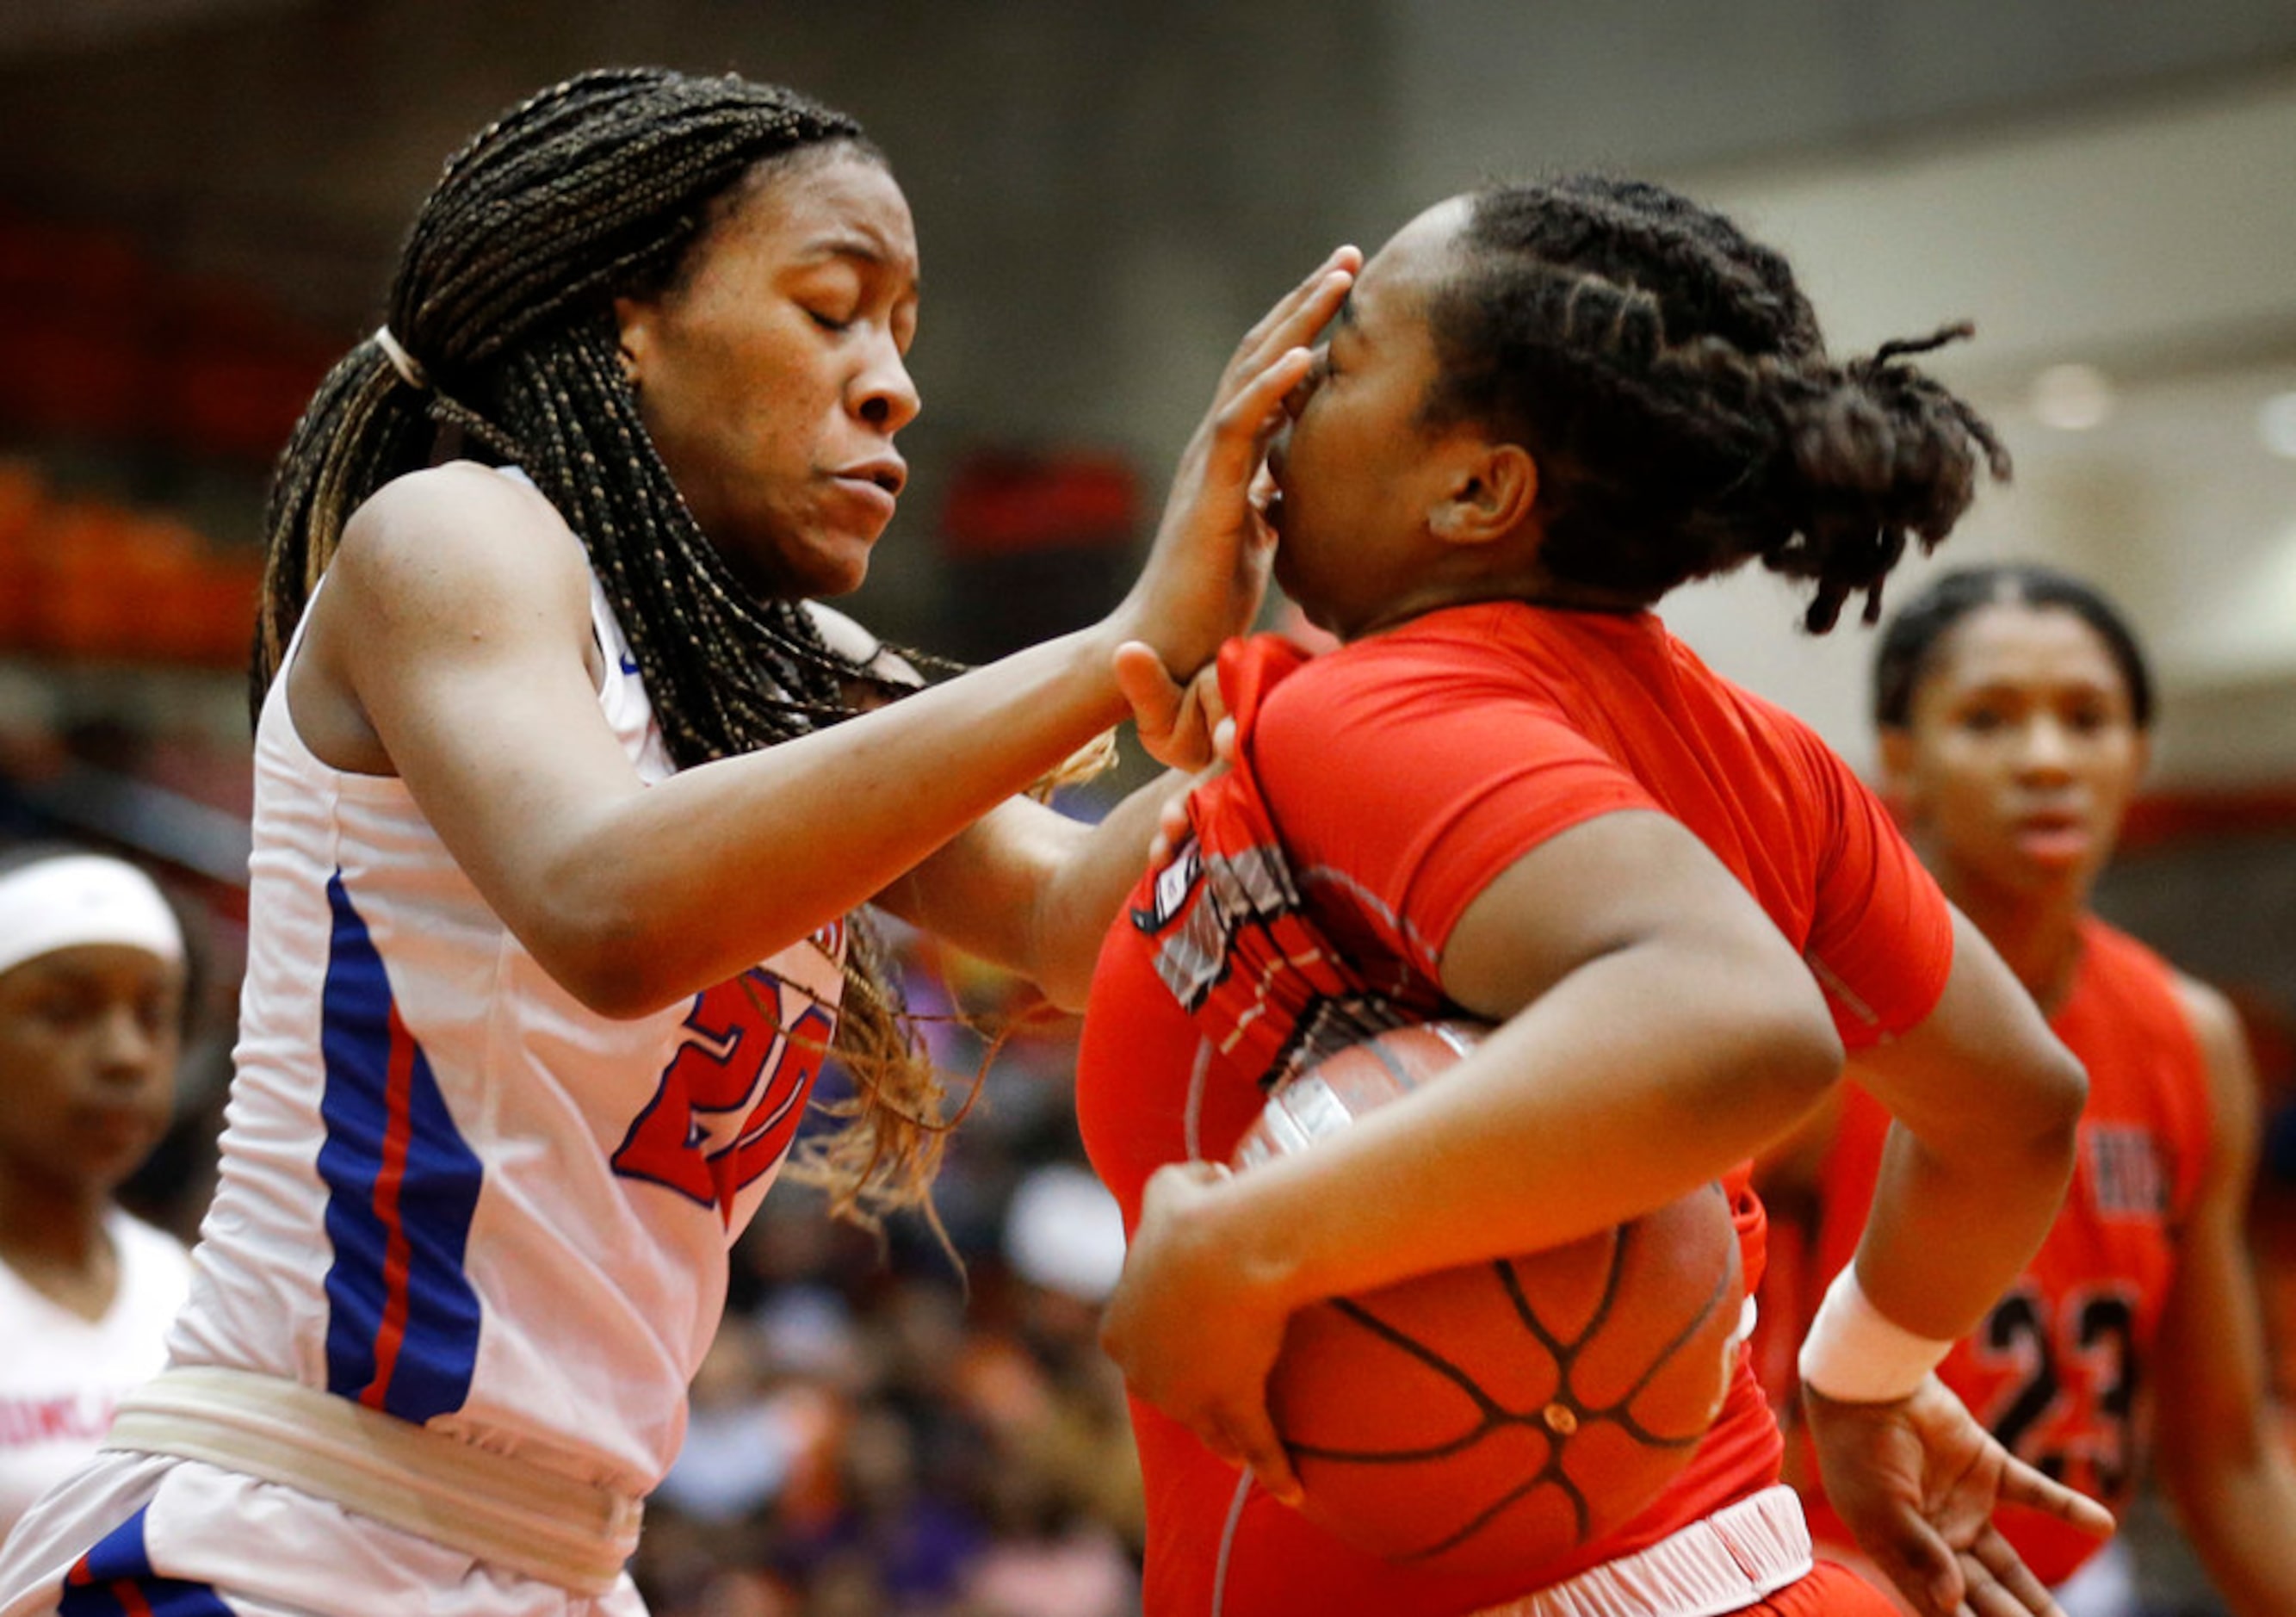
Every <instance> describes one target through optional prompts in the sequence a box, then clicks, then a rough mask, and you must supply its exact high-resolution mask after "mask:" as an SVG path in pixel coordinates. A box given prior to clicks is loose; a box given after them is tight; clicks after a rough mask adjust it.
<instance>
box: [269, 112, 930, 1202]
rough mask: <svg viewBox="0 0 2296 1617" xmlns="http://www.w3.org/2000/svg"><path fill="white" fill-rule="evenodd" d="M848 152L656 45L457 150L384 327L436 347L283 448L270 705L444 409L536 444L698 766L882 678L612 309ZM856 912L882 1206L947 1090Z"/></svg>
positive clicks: (908, 1181) (863, 1180)
mask: <svg viewBox="0 0 2296 1617" xmlns="http://www.w3.org/2000/svg"><path fill="white" fill-rule="evenodd" d="M832 151H844V152H855V153H858V154H860V155H862V156H864V157H865V158H868V159H870V160H876V161H882V158H881V155H880V154H879V153H878V152H876V149H875V148H874V147H873V146H871V145H870V144H868V143H867V141H866V140H865V137H864V136H863V135H862V132H861V128H860V126H859V125H858V124H857V123H856V122H854V121H853V120H852V119H849V118H848V117H846V116H845V115H844V114H842V113H840V112H836V111H832V110H831V109H829V108H826V107H824V106H821V105H819V104H817V103H814V102H812V101H809V100H808V99H807V98H805V97H804V96H802V95H799V94H796V93H794V92H792V91H790V90H787V89H783V88H781V87H778V86H771V85H761V84H757V83H754V82H751V81H750V80H747V79H744V78H739V77H737V76H734V75H731V74H728V75H726V76H724V77H720V78H693V77H688V76H686V75H684V74H679V73H675V72H671V71H668V70H662V69H649V68H636V69H610V70H598V71H594V72H589V73H584V74H581V75H579V76H578V77H576V78H570V79H567V80H566V81H565V82H563V83H562V84H559V85H556V86H553V87H551V88H550V89H547V90H545V91H543V92H541V93H540V94H537V95H535V96H533V97H531V98H529V100H527V101H526V102H524V103H521V104H520V105H519V106H517V107H514V108H512V110H511V111H508V112H507V113H505V114H504V116H503V117H501V118H500V119H496V121H495V122H494V123H492V124H489V125H488V127H486V128H485V129H483V130H481V131H480V133H479V134H478V135H476V136H475V137H474V138H473V139H471V141H470V143H469V144H466V145H465V146H463V149H462V150H461V151H459V152H456V153H455V155H454V156H452V157H451V158H449V159H448V160H447V164H446V166H445V168H444V169H443V171H442V173H441V175H440V176H439V182H438V184H437V185H436V186H435V187H434V188H433V189H432V191H431V193H430V196H429V198H428V199H426V200H425V201H424V202H423V204H422V209H420V211H419V212H418V213H417V214H416V216H415V219H414V225H413V226H412V228H411V229H410V231H409V232H408V234H407V238H406V243H405V245H404V247H403V248H402V250H401V251H400V255H399V259H398V268H397V271H396V274H395V275H394V277H393V280H392V283H391V289H390V297H389V319H388V325H387V329H388V330H389V332H390V333H391V334H392V335H393V336H394V337H395V339H396V341H397V342H398V344H399V345H401V346H402V349H403V351H404V353H405V355H406V356H407V357H410V358H411V362H412V365H414V366H416V367H419V369H416V370H414V371H412V372H411V373H402V372H401V371H399V370H398V368H396V367H395V365H394V364H393V357H392V356H389V355H387V354H386V353H385V351H384V350H383V349H382V348H381V346H380V345H379V344H378V343H377V342H376V341H373V340H369V341H365V342H363V343H361V344H360V345H359V346H358V347H357V348H356V349H353V350H352V351H351V352H350V353H349V354H348V356H346V357H344V358H343V359H342V361H341V362H340V363H339V364H338V365H336V366H335V368H334V370H333V371H332V373H330V374H329V375H328V377H327V378H326V380H325V381H324V382H323V383H322V384H321V386H320V388H319V390H318V391H317V393H316V395H315V396H314V398H313V399H312V401H311V404H310V406H309V407H308V408H307V410H306V411H305V413H304V415H303V418H302V420H301V421H300V422H299V423H297V425H296V429H295V431H294V434H293V436H292V438H291V439H290V440H289V443H288V446H287V448H286V451H285V453H284V454H283V456H282V457H281V460H280V463H279V466H278V469H277V472H276V474H275V479H274V482H273V487H272V493H271V499H270V504H269V507H268V510H267V511H266V529H267V545H268V548H267V554H266V563H265V571H264V581H263V591H262V600H261V605H260V609H259V615H258V631H257V637H256V644H255V654H254V661H253V668H252V675H251V681H250V684H251V689H252V695H253V697H254V700H255V702H256V703H257V705H258V708H259V706H260V703H261V701H262V697H263V694H264V693H265V691H266V690H267V688H268V687H269V685H270V683H271V681H272V679H273V678H274V677H275V676H276V675H277V673H278V670H279V666H280V661H281V659H282V658H283V655H284V654H285V650H286V646H287V644H288V642H289V640H290V638H291V636H292V635H293V633H294V628H295V625H296V622H297V620H299V618H300V616H301V614H302V612H303V609H304V607H305V605H306V603H307V602H308V600H309V598H310V594H311V591H312V589H313V588H314V587H316V584H317V582H318V579H319V576H320V574H321V573H322V572H324V570H325V568H326V566H327V563H328V562H330V561H331V560H332V558H333V556H334V554H335V551H336V548H337V546H339V545H340V542H341V538H342V529H343V524H344V523H345V521H348V518H349V516H350V513H352V512H354V511H356V510H357V508H358V506H359V505H361V504H363V503H364V502H365V500H366V499H368V498H369V497H372V496H373V494H374V493H375V491H376V490H377V489H379V488H381V487H382V485H383V484H384V483H386V482H388V481H389V480H391V479H393V478H395V477H398V476H401V475H403V474H405V473H406V472H414V471H416V470H419V469H421V468H422V467H423V466H426V465H428V464H430V462H431V460H432V458H433V455H434V449H435V447H436V446H437V445H438V444H439V441H440V434H441V431H442V430H443V431H447V432H448V433H450V434H451V433H459V434H460V435H461V436H462V438H463V439H465V440H467V441H468V442H470V443H471V444H474V445H476V446H478V447H480V448H481V449H483V450H484V451H485V452H486V453H487V454H488V455H489V456H492V457H493V458H494V459H496V460H497V461H500V462H503V463H506V464H516V465H518V466H519V467H520V468H521V469H522V470H523V471H524V472H526V474H527V475H528V476H529V478H531V479H532V480H533V482H534V484H535V487H536V488H537V489H539V490H540V491H541V493H542V494H543V496H544V497H545V498H547V499H548V500H549V501H550V503H551V504H552V505H553V506H554V507H556V509H557V511H558V513H559V514H560V515H561V516H562V517H563V518H564V519H565V521H566V522H567V525H568V526H569V527H570V528H571V529H573V530H574V532H575V533H576V534H577V535H578V537H579V538H580V539H581V541H582V543H583V546H584V547H585V549H586V551H587V553H588V554H589V558H590V563H591V566H592V568H593V570H594V571H595V572H596V574H597V576H598V579H599V581H600V584H601V586H602V587H603V589H604V591H605V594H606V596H607V598H608V600H609V601H611V603H612V605H613V608H614V612H615V615H616V617H617V618H618V619H619V621H620V623H621V625H622V628H623V630H624V632H625V633H626V634H627V636H628V638H629V642H630V647H631V651H632V653H633V654H634V655H635V658H636V660H637V663H638V667H639V670H640V673H641V675H642V677H643V678H644V682H645V686H646V691H647V694H648V696H649V697H650V699H651V700H652V704H653V708H654V712H655V714H656V717H657V718H658V719H659V721H660V725H661V729H662V736H663V740H664V742H665V743H666V744H667V746H668V751H669V754H670V756H671V758H672V759H675V760H676V763H677V764H678V765H679V766H680V767H691V766H693V765H696V764H701V763H706V762H708V761H709V760H711V759H719V758H726V757H731V756H734V755H735V754H739V753H742V752H748V751H755V750H756V749H758V748H760V747H766V746H770V745H772V744H774V743H777V742H782V741H786V740H790V739H792V738H794V737H796V736H799V735H805V734H807V733H808V732H809V731H812V730H815V729H818V728H820V727H822V726H826V725H830V724H833V723H836V722H837V721H839V720H840V719H841V718H846V717H848V716H849V714H850V713H851V712H852V707H851V705H850V702H849V692H851V691H852V690H854V689H856V688H875V687H877V685H878V682H876V681H874V680H873V677H872V676H871V675H869V674H868V673H867V671H866V670H864V669H861V668H860V667H858V666H857V664H855V663H854V662H853V661H851V660H849V659H848V658H845V657H842V656H840V655H839V654H838V653H835V652H834V651H832V649H831V648H830V647H829V646H828V645H827V644H824V641H823V639H822V636H821V634H820V631H819V629H818V628H816V624H815V622H814V620H813V617H812V614H811V613H810V612H808V611H807V610H806V608H805V606H804V604H803V603H800V602H796V601H767V602H760V601H758V600H757V599H755V598H754V597H753V596H752V595H750V594H749V593H748V592H747V591H746V590H744V589H743V588H742V587H741V586H740V585H739V584H738V583H737V582H736V580H735V579H734V576H733V574H732V572H731V570H730V569H729V568H728V567H727V566H726V562H725V561H724V560H723V558H722V557H720V556H719V554H718V553H717V549H716V548H715V547H714V546H712V545H711V544H710V543H709V539H708V538H707V537H705V536H704V535H703V533H702V532H701V529H700V528H699V526H697V525H696V523H695V522H694V520H693V515H692V513H690V512H689V511H688V510H687V508H686V505H685V499H684V498H683V497H682V496H681V495H680V494H679V492H678V490H677V488H676V485H675V484H674V483H673V482H672V480H671V479H670V475H669V472H668V468H667V467H666V466H665V465H664V464H662V461H661V457H660V455H659V454H657V453H656V452H655V449H654V447H653V444H652V439H650V438H649V437H648V436H647V434H646V431H645V428H644V423H643V422H642V420H641V418H640V416H639V414H638V409H637V402H636V398H635V395H634V394H633V392H632V390H631V389H630V386H629V384H628V382H627V380H626V378H625V377H624V375H623V373H622V369H621V365H620V361H619V341H618V328H617V325H616V323H615V319H614V313H613V302H614V300H615V299H616V298H617V297H625V296H627V297H636V298H646V297H652V296H656V295H659V294H660V293H661V292H662V291H666V290H668V288H670V287H672V286H673V285H674V284H675V283H676V278H677V277H678V275H680V274H682V273H683V272H684V271H685V268H686V267H687V265H688V263H689V260H690V259H691V256H692V254H693V250H694V248H695V247H696V245H697V244H698V243H699V242H701V240H702V239H703V237H704V235H705V234H706V233H707V231H708V230H709V227H710V226H711V225H712V223H713V222H714V221H715V220H716V219H717V218H718V217H719V216H720V215H721V214H722V213H723V212H724V211H725V210H726V208H727V207H728V206H729V205H731V204H732V203H733V202H734V201H736V200H738V198H739V197H740V195H742V188H743V187H744V186H745V185H748V184H750V183H751V182H752V181H753V180H754V178H755V177H756V176H758V174H759V173H760V172H761V171H764V170H767V169H769V168H771V167H772V166H775V165H781V164H787V163H791V162H795V161H800V160H806V159H807V158H808V157H809V156H812V155H814V154H818V153H822V152H832ZM410 375H411V376H412V377H413V378H414V379H419V382H420V383H421V385H419V386H418V385H417V380H411V379H410ZM856 920H857V922H858V921H859V920H860V918H859V917H856ZM852 930H853V931H855V932H861V933H862V939H861V940H860V941H859V942H857V944H856V945H855V946H854V947H853V948H851V949H850V951H849V955H848V956H847V979H848V992H847V995H846V1010H845V1013H844V1014H842V1015H841V1016H840V1022H839V1030H838V1048H839V1050H840V1053H842V1054H845V1055H847V1056H848V1058H849V1059H848V1065H849V1068H850V1070H851V1071H853V1074H854V1076H855V1078H856V1079H857V1081H858V1082H859V1083H860V1085H861V1087H862V1088H863V1089H864V1090H865V1096H866V1103H865V1109H864V1111H865V1115H864V1116H862V1117H861V1118H860V1119H859V1120H857V1123H856V1124H855V1125H854V1127H855V1129H857V1130H858V1131H859V1133H860V1137H861V1144H860V1145H859V1146H858V1148H857V1149H856V1148H849V1147H850V1145H851V1143H850V1142H849V1143H848V1146H847V1147H840V1149H839V1150H838V1152H837V1153H836V1159H837V1161H840V1162H850V1163H854V1164H856V1165H857V1166H856V1167H855V1169H854V1170H853V1171H852V1172H850V1173H843V1172H840V1173H834V1174H832V1176H831V1177H832V1178H833V1179H834V1181H835V1182H834V1183H833V1184H832V1191H833V1192H834V1193H835V1200H836V1202H837V1204H838V1206H839V1207H840V1211H848V1212H851V1213H855V1214H857V1215H859V1216H861V1217H862V1218H863V1219H864V1220H865V1221H866V1219H867V1218H868V1217H869V1214H870V1210H871V1208H872V1207H873V1206H877V1205H880V1204H882V1205H894V1204H898V1203H901V1202H914V1201H917V1200H921V1199H922V1195H923V1192H924V1188H925V1186H926V1184H927V1183H928V1181H929V1180H930V1178H931V1172H932V1170H933V1167H934V1166H935V1164H936V1161H937V1159H938V1155H939V1142H940V1134H941V1129H942V1124H941V1122H940V1116H941V1110H942V1108H941V1089H940V1084H939V1078H938V1076H937V1075H936V1074H935V1073H934V1071H933V1070H932V1068H931V1063H930V1062H929V1061H928V1060H927V1059H925V1057H924V1056H923V1055H922V1049H921V1047H920V1046H919V1043H918V1041H917V1040H916V1039H915V1038H914V1037H913V1034H912V1031H911V1030H910V1028H909V1024H908V1023H907V1022H906V1015H905V1013H904V1012H903V1010H902V1008H901V997H900V994H899V991H898V983H897V981H895V978H894V975H893V973H892V970H891V968H890V964H888V962H887V961H886V959H885V957H884V955H883V952H882V950H881V948H877V947H875V946H873V944H872V943H871V942H870V941H869V940H867V938H866V935H865V930H864V929H863V928H861V927H859V926H857V927H856V928H854V929H852Z"/></svg>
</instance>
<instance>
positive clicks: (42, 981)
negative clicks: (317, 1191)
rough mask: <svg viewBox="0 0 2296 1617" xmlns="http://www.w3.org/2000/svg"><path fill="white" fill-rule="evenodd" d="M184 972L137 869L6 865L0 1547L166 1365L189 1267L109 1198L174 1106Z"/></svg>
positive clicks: (15, 855)
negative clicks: (114, 1414) (122, 1404)
mask: <svg viewBox="0 0 2296 1617" xmlns="http://www.w3.org/2000/svg"><path fill="white" fill-rule="evenodd" d="M184 966H185V960H184V935H183V930H182V927H181V926H180V924H179V923H177V921H176V915H175V912H174V911H173V910H172V909H170V908H169V907H168V903H167V901H166V900H165V899H162V898H161V897H160V890H159V889H158V888H157V887H156V886H154V885H153V884H152V879H151V878H150V877H149V876H147V875H145V874H143V872H142V871H140V870H138V869H136V868H135V866H132V865H129V864H127V863H126V862H125V861H123V860H120V859H115V858H110V857H108V856H105V855H102V854H95V853H89V852H84V851H82V850H78V849H74V848H66V847H60V846H53V845H46V846H39V847H34V848H26V849H19V850H14V851H12V853H10V854H9V855H7V856H5V857H0V1539H4V1538H6V1537H7V1535H8V1530H9V1528H10V1527H12V1526H13V1525H14V1524H15V1521H16V1518H17V1517H18V1516H20V1515H21V1514H23V1513H24V1510H25V1508H26V1507H27V1506H29V1505H30V1504H31V1502H32V1501H33V1500H34V1499H35V1498H38V1497H39V1495H40V1494H41V1493H42V1492H43V1491H44V1490H46V1489H47V1488H48V1487H49V1486H50V1485H51V1484H53V1483H54V1482H57V1481H58V1480H59V1479H61V1477H63V1476H64V1475H65V1474H66V1473H69V1472H70V1471H71V1470H72V1468H73V1467H74V1466H76V1465H79V1464H80V1463H81V1462H82V1461H83V1460H85V1459H86V1458H87V1457H88V1456H89V1455H91V1454H93V1453H94V1451H95V1447H96V1444H97V1443H98V1442H99V1441H102V1437H103V1432H104V1428H105V1427H106V1426H107V1425H108V1424H110V1423H111V1411H112V1407H113V1406H114V1405H115V1404H117V1403H118V1402H119V1399H120V1398H121V1397H122V1396H123V1395H124V1394H126V1393H127V1391H129V1390H130V1389H132V1388H134V1387H135V1386H136V1385H137V1384H138V1383H141V1382H143V1381H144V1380H145V1379H146V1378H147V1377H149V1376H151V1375H153V1374H155V1373H156V1372H157V1371H158V1370H159V1368H160V1365H161V1364H162V1363H163V1362H164V1361H165V1359H166V1353H165V1351H164V1350H163V1348H162V1346H161V1339H162V1337H163V1336H164V1335H165V1334H166V1332H167V1329H168V1322H169V1321H170V1320H172V1319H174V1318H175V1317H176V1309H178V1308H180V1307H182V1306H183V1301H184V1292H185V1289H186V1288H187V1286H188V1285H189V1284H190V1278H191V1265H190V1261H189V1259H188V1257H187V1256H186V1254H185V1253H184V1247H183V1244H182V1243H181V1242H179V1241H177V1240H176V1238H175V1237H174V1236H173V1235H168V1234H167V1233H166V1232H165V1231H163V1230H160V1229H155V1228H153V1227H152V1226H151V1225H149V1224H146V1223H144V1222H143V1221H142V1220H141V1219H135V1218H134V1217H131V1216H130V1215H129V1214H128V1213H127V1211H124V1210H123V1209H122V1208H121V1207H120V1206H119V1203H118V1202H115V1201H114V1200H113V1199H112V1193H113V1192H115V1191H116V1190H118V1189H119V1186H120V1185H121V1184H122V1183H123V1182H124V1181H125V1180H126V1179H127V1177H128V1176H129V1175H130V1174H132V1173H134V1172H135V1170H136V1169H137V1168H138V1167H140V1166H141V1165H142V1164H143V1160H144V1158H145V1157H147V1156H148V1155H150V1154H151V1152H152V1147H153V1146H155V1145H158V1144H159V1143H160V1137H161V1136H162V1135H163V1134H165V1133H166V1131H167V1129H168V1119H169V1115H170V1113H171V1112H173V1110H174V1104H175V1094H176V1056H177V1055H178V1053H179V1051H180V1049H181V1044H182V1038H183V1033H184Z"/></svg>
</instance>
